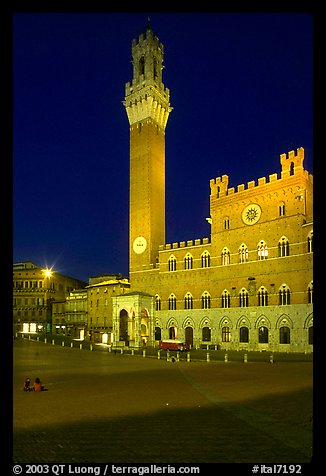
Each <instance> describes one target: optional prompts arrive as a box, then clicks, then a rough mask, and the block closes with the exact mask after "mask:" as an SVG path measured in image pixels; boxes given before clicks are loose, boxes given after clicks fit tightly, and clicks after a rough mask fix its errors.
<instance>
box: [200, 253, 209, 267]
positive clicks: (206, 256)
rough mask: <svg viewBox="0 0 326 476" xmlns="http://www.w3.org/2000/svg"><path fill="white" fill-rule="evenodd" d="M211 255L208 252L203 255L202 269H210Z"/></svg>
mask: <svg viewBox="0 0 326 476" xmlns="http://www.w3.org/2000/svg"><path fill="white" fill-rule="evenodd" d="M210 258H211V256H210V254H209V253H208V251H206V250H205V251H204V253H203V254H202V255H201V267H202V268H209V267H210Z"/></svg>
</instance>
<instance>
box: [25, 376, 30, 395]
mask: <svg viewBox="0 0 326 476" xmlns="http://www.w3.org/2000/svg"><path fill="white" fill-rule="evenodd" d="M30 385H31V381H30V378H29V377H27V379H26V380H25V382H24V392H29V391H30V390H32V389H31V387H30Z"/></svg>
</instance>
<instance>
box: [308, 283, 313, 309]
mask: <svg viewBox="0 0 326 476" xmlns="http://www.w3.org/2000/svg"><path fill="white" fill-rule="evenodd" d="M313 298H314V285H313V282H312V281H311V283H310V284H309V286H308V304H312V303H313V302H314V300H313Z"/></svg>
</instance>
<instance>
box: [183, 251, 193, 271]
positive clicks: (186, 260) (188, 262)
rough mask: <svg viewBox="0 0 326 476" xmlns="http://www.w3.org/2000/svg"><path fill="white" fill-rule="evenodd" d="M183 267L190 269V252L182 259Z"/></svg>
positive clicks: (191, 259) (191, 260)
mask: <svg viewBox="0 0 326 476" xmlns="http://www.w3.org/2000/svg"><path fill="white" fill-rule="evenodd" d="M184 262H185V269H192V262H193V258H192V256H191V254H190V253H187V254H186V256H185V259H184Z"/></svg>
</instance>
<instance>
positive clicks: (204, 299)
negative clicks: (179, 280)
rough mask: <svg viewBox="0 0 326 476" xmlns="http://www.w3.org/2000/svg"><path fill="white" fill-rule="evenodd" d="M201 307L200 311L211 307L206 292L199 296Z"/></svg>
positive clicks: (208, 295)
mask: <svg viewBox="0 0 326 476" xmlns="http://www.w3.org/2000/svg"><path fill="white" fill-rule="evenodd" d="M201 307H202V309H210V307H211V296H210V294H209V293H208V292H207V291H205V292H204V293H203V294H202V296H201Z"/></svg>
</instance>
